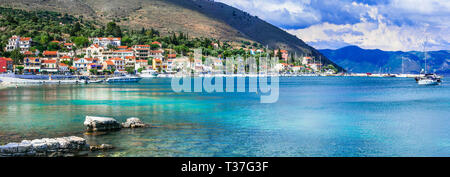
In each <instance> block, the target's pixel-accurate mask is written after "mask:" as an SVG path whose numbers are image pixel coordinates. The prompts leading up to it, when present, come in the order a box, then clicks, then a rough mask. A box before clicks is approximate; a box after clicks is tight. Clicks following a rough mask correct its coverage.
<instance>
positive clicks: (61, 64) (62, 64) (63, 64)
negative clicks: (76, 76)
mask: <svg viewBox="0 0 450 177" xmlns="http://www.w3.org/2000/svg"><path fill="white" fill-rule="evenodd" d="M59 66H68V65H66V64H65V63H60V64H59Z"/></svg>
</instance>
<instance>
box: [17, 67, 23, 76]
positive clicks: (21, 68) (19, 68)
mask: <svg viewBox="0 0 450 177" xmlns="http://www.w3.org/2000/svg"><path fill="white" fill-rule="evenodd" d="M16 69H18V70H19V74H22V71H23V69H24V67H23V66H17V67H16Z"/></svg>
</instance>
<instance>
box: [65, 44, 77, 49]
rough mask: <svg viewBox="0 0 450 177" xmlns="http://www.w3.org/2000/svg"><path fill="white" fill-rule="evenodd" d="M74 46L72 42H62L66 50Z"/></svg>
mask: <svg viewBox="0 0 450 177" xmlns="http://www.w3.org/2000/svg"><path fill="white" fill-rule="evenodd" d="M74 46H75V44H74V43H64V47H65V48H66V49H68V50H72V49H73V47H74Z"/></svg>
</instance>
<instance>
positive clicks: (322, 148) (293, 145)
mask: <svg viewBox="0 0 450 177" xmlns="http://www.w3.org/2000/svg"><path fill="white" fill-rule="evenodd" d="M170 82H171V79H170V78H153V79H143V80H141V81H139V82H138V83H128V84H107V83H100V84H79V85H43V86H32V87H18V88H15V87H9V88H5V89H1V90H0V99H1V101H0V110H1V112H0V119H1V121H2V124H0V145H6V144H7V143H10V142H21V141H22V140H24V139H28V140H32V139H41V138H44V137H47V138H58V137H68V136H77V137H81V138H84V139H85V140H86V142H87V143H88V144H90V145H101V144H109V145H112V146H113V147H115V148H114V149H111V150H108V151H96V152H92V153H89V156H95V157H97V156H98V157H161V156H163V157H180V156H181V157H185V156H200V157H205V156H206V157H209V156H218V157H227V156H235V157H239V156H246V157H248V156H275V157H278V156H282V157H299V156H306V157H307V156H315V157H317V156H324V157H329V156H338V157H342V156H346V157H352V156H447V155H448V153H449V151H448V147H449V146H448V145H449V144H448V143H447V142H450V137H449V136H448V133H447V132H448V131H450V130H449V127H448V126H447V125H448V123H449V122H448V121H449V120H448V119H447V118H446V117H445V116H443V115H448V114H450V112H449V110H448V109H446V108H447V107H448V106H449V105H448V103H450V98H449V95H450V87H449V85H448V83H447V82H443V83H442V84H441V85H440V86H437V87H436V86H433V87H424V86H419V85H418V84H416V83H415V81H414V79H413V78H399V77H396V78H383V77H307V76H305V77H280V81H279V83H280V98H279V101H278V102H277V103H276V104H261V103H260V102H259V97H260V94H261V93H248V92H245V93H231V94H230V93H206V92H202V93H175V92H173V91H172V88H171V85H170ZM248 87H250V86H246V88H248ZM87 115H90V116H100V117H112V118H115V119H116V120H117V121H118V122H126V120H127V119H128V118H130V117H138V118H140V119H141V120H142V121H143V122H145V123H148V124H151V125H152V126H153V128H144V129H133V130H131V129H123V130H121V131H113V132H108V133H89V134H86V133H85V127H84V125H83V123H84V121H85V119H86V116H87ZM430 119H432V120H433V121H430ZM418 137H421V138H418ZM242 142H246V143H242ZM231 147H232V148H231ZM280 147H284V148H282V150H280Z"/></svg>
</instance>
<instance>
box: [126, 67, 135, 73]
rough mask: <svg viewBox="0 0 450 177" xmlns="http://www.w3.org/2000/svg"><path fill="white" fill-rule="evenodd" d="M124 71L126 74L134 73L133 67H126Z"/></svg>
mask: <svg viewBox="0 0 450 177" xmlns="http://www.w3.org/2000/svg"><path fill="white" fill-rule="evenodd" d="M125 71H127V73H128V74H134V67H126V68H125Z"/></svg>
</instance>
